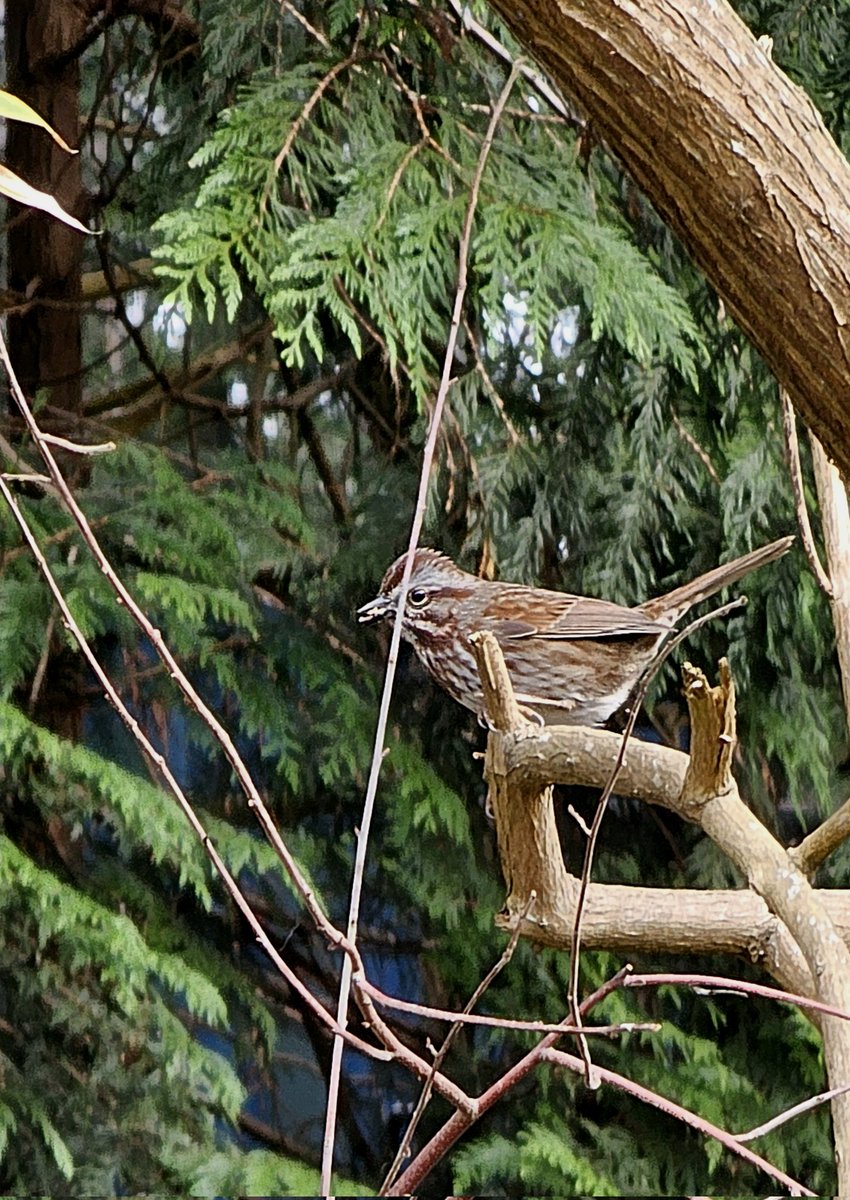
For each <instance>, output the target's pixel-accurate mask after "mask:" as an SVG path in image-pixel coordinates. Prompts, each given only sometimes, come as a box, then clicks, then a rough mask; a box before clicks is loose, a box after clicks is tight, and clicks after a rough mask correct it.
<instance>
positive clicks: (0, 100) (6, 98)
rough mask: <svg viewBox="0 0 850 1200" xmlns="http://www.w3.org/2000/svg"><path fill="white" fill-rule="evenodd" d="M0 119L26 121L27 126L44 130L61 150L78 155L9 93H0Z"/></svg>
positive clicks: (44, 122) (43, 120) (28, 108)
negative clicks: (34, 126)
mask: <svg viewBox="0 0 850 1200" xmlns="http://www.w3.org/2000/svg"><path fill="white" fill-rule="evenodd" d="M0 117H9V118H10V119H11V120H13V121H26V123H27V124H28V125H38V126H39V127H40V128H41V129H46V130H47V132H48V133H49V134H50V136H51V137H52V138H53V140H54V142H56V143H57V144H58V145H60V146H61V147H62V149H63V150H67V151H68V153H69V154H77V153H78V151H77V150H72V149H71V147H70V146H69V145H68V143H67V142H66V141H65V140H64V138H61V137H60V136H59V134H58V133H57V132H56V130H55V129H53V128H52V127H51V126H50V125H48V124H47V122H46V121H45V119H44V117H40V116H39V115H38V113H37V112H36V111H35V109H34V108H30V106H29V105H28V104H25V103H24V101H23V100H19V99H18V97H17V96H13V95H12V93H11V92H4V91H0Z"/></svg>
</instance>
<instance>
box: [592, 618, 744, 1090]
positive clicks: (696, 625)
mask: <svg viewBox="0 0 850 1200" xmlns="http://www.w3.org/2000/svg"><path fill="white" fill-rule="evenodd" d="M745 603H746V599H745V598H744V597H738V599H736V600H732V601H730V603H729V604H723V605H721V606H720V607H719V608H716V609H712V611H711V612H708V613H705V614H704V615H703V616H701V617H697V619H696V620H695V621H691V623H690V624H689V625H686V626H685V628H684V629H682V630H680V631H679V632H678V633H677V634H676V635H675V637H672V638H670V640H669V641H668V642H665V643H664V645H663V646H662V647H661V649H660V650H659V651H658V653H657V654H656V656H655V658H654V659H653V660H652V662H651V663H650V664H649V666H648V667H647V668H646V670H645V671H644V673H643V675H642V677H641V680H640V683H639V684H638V686H637V690H636V692H635V695H634V697H633V700H632V705H631V711H630V712H629V716H628V720H627V721H626V727H625V729H624V730H623V736H622V738H621V739H620V749H619V751H618V753H617V758H616V760H615V762H614V766H613V767H612V768H611V774H610V775H609V776H608V782H607V783H606V784H605V787H604V788H603V790H602V795H601V796H600V797H599V803H598V804H597V806H596V812H595V813H594V815H593V822H592V823H591V826H590V836H589V837H588V839H587V844H586V845H585V850H584V862H583V864H582V870H581V878H580V880H579V888H578V896H577V899H576V915H575V921H574V922H573V935H572V941H571V945H570V987H569V994H568V999H569V1003H570V1012H571V1013H572V1016H573V1021H574V1023H575V1024H576V1025H580V1024H581V1020H580V1017H579V1008H578V992H579V980H580V973H581V925H582V919H583V916H584V908H585V903H586V901H587V890H588V888H589V886H590V873H591V870H592V868H593V857H594V854H595V852H596V843H597V840H598V838H599V830H600V828H601V826H602V819H603V817H604V816H605V811H606V809H607V807H608V801H609V800H610V798H611V795H612V793H613V791H614V785H615V784H616V782H617V776H618V775H619V774H620V769H621V768H622V765H623V760H624V759H625V756H626V746H627V745H628V741H629V738H630V737H631V736H632V733H633V732H634V728H635V723H636V721H637V717H638V712H639V711H640V706H641V705H642V704H643V702H644V699H645V698H646V693H647V689H648V688H649V685H650V683H651V682H652V680H653V679H654V678H655V676H656V674H657V673H658V671H659V670H660V668H661V666H662V664H663V663H664V662H665V661H666V659H667V658H669V656H670V655H671V654H672V653H673V651H674V650H675V649H676V647H677V646H678V645H680V643H681V642H683V641H684V640H685V638H687V637H690V635H691V634H692V633H694V632H695V631H696V630H697V629H700V628H701V627H702V626H703V625H705V624H707V622H709V621H714V620H716V619H717V618H718V617H725V616H726V615H727V614H728V613H730V612H733V611H734V610H735V609H736V608H740V607H741V605H742V604H745ZM578 1044H579V1047H580V1049H581V1052H582V1058H583V1060H584V1064H585V1079H586V1083H587V1086H588V1087H589V1088H593V1087H597V1086H598V1080H599V1076H598V1075H597V1074H595V1067H594V1064H593V1062H592V1060H591V1057H590V1047H589V1046H588V1044H587V1040H586V1038H585V1037H584V1035H583V1034H580V1035H579V1038H578Z"/></svg>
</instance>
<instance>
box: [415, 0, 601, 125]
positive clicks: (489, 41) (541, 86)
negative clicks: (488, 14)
mask: <svg viewBox="0 0 850 1200" xmlns="http://www.w3.org/2000/svg"><path fill="white" fill-rule="evenodd" d="M409 2H410V3H413V0H409ZM449 4H450V5H451V7H452V8H453V9H454V11H455V13H456V14H457V16H458V18H459V19H460V21H461V23H462V24H463V27H464V29H466V30H467V32H468V33H471V34H473V36H474V37H477V38H478V40H479V42H481V43H482V44H483V45H485V46H486V47H487V49H488V50H490V51H492V53H493V54H495V55H496V56H497V58H501V59H502V61H503V62H506V63H511V64H513V60H512V58H511V56H510V53H509V52H508V51H507V50H506V49H505V47H504V46H503V45H502V43H501V42H500V41H499V40H498V38H495V37H494V36H493V34H492V33H491V32H490V31H489V29H485V28H484V26H483V25H482V24H480V22H478V21H476V20H475V18H474V17H473V15H472V12H471V10H470V8H469V6H468V5H464V4H461V3H460V2H459V0H449ZM519 70H520V74H521V75H522V76H523V78H524V79H526V80H527V81H528V82H529V83H530V84H531V85H532V87H533V88H534V89H535V90H536V91H538V92H539V93H540V95H541V96H543V98H544V99H545V100H546V101H548V103H549V104H551V106H552V108H554V110H555V112H557V113H559V114H560V115H561V116H562V117H563V118H564V120H565V121H567V123H568V124H569V125H571V126H572V127H573V128H578V127H580V126H581V124H582V123H581V122H580V121H578V120H577V119H576V116H575V114H574V113H571V112H570V110H569V108H568V107H567V105H566V102H565V101H564V99H563V97H562V96H560V95H559V94H558V92H556V91H555V89H554V88H553V87H552V85H551V83H549V81H548V80H547V79H545V78H544V77H543V76H542V75H541V74H540V72H539V71H537V70H536V69H535V68H534V67H532V66H529V65H527V64H523V63H521V64H520V68H519Z"/></svg>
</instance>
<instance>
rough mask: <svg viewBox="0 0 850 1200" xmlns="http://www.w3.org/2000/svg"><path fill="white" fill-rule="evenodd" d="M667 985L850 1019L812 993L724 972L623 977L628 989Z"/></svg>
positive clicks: (844, 1013) (847, 1015)
mask: <svg viewBox="0 0 850 1200" xmlns="http://www.w3.org/2000/svg"><path fill="white" fill-rule="evenodd" d="M667 984H672V985H674V986H681V987H689V988H693V989H694V990H695V991H717V992H732V993H736V994H737V995H742V996H762V997H764V998H765V999H767V1000H779V1001H781V1002H782V1003H783V1004H795V1005H797V1007H798V1008H806V1009H811V1011H812V1012H819V1013H823V1014H824V1015H825V1016H829V1017H839V1018H840V1019H841V1020H842V1021H850V1012H845V1011H844V1009H843V1008H836V1007H835V1005H834V1004H824V1002H823V1001H822V1000H812V999H811V998H810V997H809V996H800V995H798V994H797V993H796V992H785V991H783V990H782V989H781V988H775V987H769V986H768V985H767V984H765V983H751V982H749V981H748V980H745V979H726V978H725V977H724V976H722V975H681V974H680V975H676V974H670V973H669V972H668V973H664V972H654V973H653V974H652V975H632V974H631V972H630V973H629V974H628V975H627V977H626V978H625V979H624V980H623V986H624V987H627V988H638V987H662V986H664V985H667Z"/></svg>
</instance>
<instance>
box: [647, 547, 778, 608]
mask: <svg viewBox="0 0 850 1200" xmlns="http://www.w3.org/2000/svg"><path fill="white" fill-rule="evenodd" d="M793 542H794V538H793V537H784V538H779V539H778V540H777V541H775V542H769V543H768V544H767V545H766V546H761V547H759V549H758V550H751V551H750V553H749V554H742V555H741V557H740V558H734V559H733V560H732V561H731V562H728V563H721V565H720V566H719V567H715V568H714V570H713V571H707V572H706V573H705V575H700V576H699V578H698V579H692V580H691V582H690V583H685V584H683V585H682V586H681V587H679V588H676V589H675V590H674V591H672V592H667V593H666V595H664V596H656V598H655V599H654V600H647V601H646V602H645V603H644V604H641V605H640V610H641V612H644V613H646V615H647V616H648V617H651V618H652V619H653V620H656V621H669V622H670V624H671V625H675V623H676V622H677V621H678V620H679V618H680V617H682V616H684V614H685V613H686V612H687V611H688V609H689V608H690V607H691V605H693V604H698V603H699V601H700V600H706V599H707V598H708V597H709V596H713V595H714V593H715V592H719V591H720V589H721V588H723V587H728V585H729V584H730V583H737V581H738V580H739V579H742V578H743V577H744V575H749V573H750V571H755V570H756V569H757V568H758V567H763V566H765V564H766V563H770V562H774V561H775V559H777V558H781V557H782V555H783V554H787V553H788V551H789V550H790V549H791V546H792V544H793Z"/></svg>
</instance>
